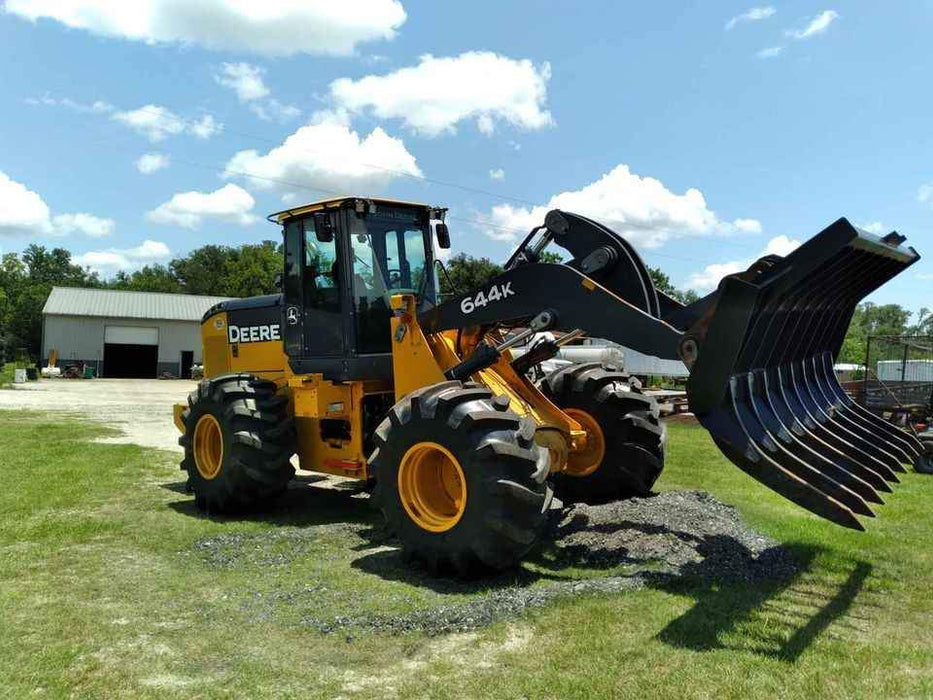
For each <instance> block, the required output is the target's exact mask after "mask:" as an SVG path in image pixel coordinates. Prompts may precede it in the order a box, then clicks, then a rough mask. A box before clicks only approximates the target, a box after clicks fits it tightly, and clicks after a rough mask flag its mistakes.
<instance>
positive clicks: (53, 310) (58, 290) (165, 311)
mask: <svg viewBox="0 0 933 700" xmlns="http://www.w3.org/2000/svg"><path fill="white" fill-rule="evenodd" d="M229 298H230V297H207V296H196V295H194V294H164V293H161V292H126V291H122V290H114V289H78V288H75V287H52V293H51V294H49V298H48V300H46V302H45V306H44V307H42V313H43V314H49V315H56V316H103V317H107V318H147V319H153V320H164V321H197V322H199V323H200V321H201V317H202V316H203V315H204V312H205V311H207V310H208V309H209V308H210V307H212V306H213V305H214V304H217V303H219V302H221V301H227V300H228V299H229Z"/></svg>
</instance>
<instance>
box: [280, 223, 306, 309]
mask: <svg viewBox="0 0 933 700" xmlns="http://www.w3.org/2000/svg"><path fill="white" fill-rule="evenodd" d="M302 231H303V224H302V222H301V221H300V220H299V221H289V222H288V223H287V224H285V274H284V276H283V277H284V279H283V289H282V291H283V292H284V293H285V301H286V302H288V303H291V304H297V303H298V301H299V300H300V299H301V264H300V259H301V258H300V255H301V238H302Z"/></svg>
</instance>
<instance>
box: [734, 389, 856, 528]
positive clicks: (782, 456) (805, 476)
mask: <svg viewBox="0 0 933 700" xmlns="http://www.w3.org/2000/svg"><path fill="white" fill-rule="evenodd" d="M745 380H746V381H745V382H742V381H741V380H740V379H739V378H736V379H735V384H734V385H733V387H732V392H733V396H734V397H735V401H736V410H737V413H738V416H739V420H740V421H741V422H742V424H743V426H745V432H746V433H747V434H749V435H754V436H756V438H753V439H756V442H758V443H759V444H760V445H761V447H763V448H764V450H765V451H766V452H767V453H768V456H769V457H770V458H771V459H772V460H774V461H775V462H777V463H778V464H780V465H781V466H782V467H783V468H784V469H786V470H787V471H789V472H790V473H791V474H793V475H794V476H796V477H797V478H799V479H801V480H802V481H805V482H806V483H808V484H810V486H812V487H813V488H815V489H817V490H818V491H820V492H821V493H823V494H825V495H827V496H830V497H831V498H834V499H836V500H837V501H839V502H840V503H842V504H843V505H845V506H846V507H847V508H849V509H850V510H851V511H853V512H854V513H857V514H859V515H867V516H870V517H874V513H872V511H871V509H870V508H869V507H868V504H867V503H865V501H864V500H863V497H862V496H861V495H860V494H859V493H857V491H858V490H859V487H860V486H862V485H864V486H865V487H866V489H867V490H868V491H869V492H871V494H872V496H874V489H872V488H871V487H870V486H868V484H865V483H864V482H860V480H858V479H856V478H855V477H853V476H852V475H851V474H849V473H848V472H846V471H845V470H843V469H839V468H837V467H836V466H835V465H833V464H832V463H826V460H822V459H814V460H813V461H812V462H808V461H807V460H806V459H801V458H800V457H799V456H798V455H796V454H794V453H793V452H791V451H790V450H789V449H787V447H786V442H785V441H791V440H790V437H789V436H786V435H783V434H782V430H781V426H780V423H779V422H778V421H777V419H776V418H775V417H774V415H773V414H771V413H770V409H769V407H768V406H767V405H766V403H765V402H763V401H761V400H760V396H759V395H758V391H757V389H758V388H759V387H757V386H756V382H755V375H754V373H751V372H750V373H748V374H746V375H745Z"/></svg>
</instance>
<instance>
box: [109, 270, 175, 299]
mask: <svg viewBox="0 0 933 700" xmlns="http://www.w3.org/2000/svg"><path fill="white" fill-rule="evenodd" d="M109 286H110V287H111V288H112V289H125V290H128V291H132V292H164V293H167V294H181V293H182V292H184V291H185V289H184V287H183V286H182V284H181V282H179V281H178V278H177V277H176V276H175V275H174V274H173V273H172V271H171V270H170V269H169V268H168V267H166V266H165V265H158V264H156V265H146V266H145V267H144V268H142V269H141V270H136V271H135V272H132V273H129V274H128V273H126V272H124V271H122V270H121V271H120V272H118V273H117V274H116V275H115V276H114V278H113V279H112V280H111V281H110V285H109Z"/></svg>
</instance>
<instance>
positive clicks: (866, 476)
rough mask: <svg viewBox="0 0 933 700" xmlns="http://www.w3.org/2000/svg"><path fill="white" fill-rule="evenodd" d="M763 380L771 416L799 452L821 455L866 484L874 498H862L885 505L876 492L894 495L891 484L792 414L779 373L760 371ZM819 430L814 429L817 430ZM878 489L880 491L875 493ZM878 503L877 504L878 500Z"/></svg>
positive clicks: (868, 495)
mask: <svg viewBox="0 0 933 700" xmlns="http://www.w3.org/2000/svg"><path fill="white" fill-rule="evenodd" d="M759 371H760V373H761V374H760V375H759V376H760V380H761V382H762V383H763V384H764V386H765V397H766V398H767V400H768V402H769V405H770V407H771V411H772V413H774V415H775V416H776V417H777V418H778V420H779V421H780V422H781V425H782V426H783V427H784V428H785V430H786V432H787V433H788V434H789V435H790V436H791V438H792V439H793V441H794V444H795V445H799V446H800V449H804V450H808V451H809V452H810V453H813V454H817V455H819V456H820V457H821V458H822V459H823V460H824V463H829V464H835V465H836V466H838V467H839V468H841V469H844V470H846V471H847V472H849V473H850V474H852V475H853V476H854V477H855V478H857V479H859V480H861V481H863V482H864V483H866V484H868V485H869V486H870V487H871V493H873V494H874V499H872V497H871V494H869V493H867V491H866V492H863V491H859V493H861V494H862V497H863V498H865V499H866V500H868V501H872V502H873V503H878V504H883V503H884V501H882V500H881V497H880V496H879V495H878V494H877V491H885V492H887V493H890V492H891V487H890V486H888V482H887V481H885V480H884V478H883V477H882V476H881V475H880V474H878V473H877V472H874V471H872V470H871V469H870V468H868V467H866V466H864V465H863V464H860V463H859V462H858V461H857V460H856V459H855V458H853V457H852V456H850V455H848V454H846V453H845V452H843V451H841V450H839V449H837V448H836V447H834V446H833V445H832V444H830V443H829V442H827V441H826V440H824V439H822V438H821V437H820V436H819V435H818V434H817V431H815V430H811V429H810V428H808V427H807V426H805V425H804V424H803V423H801V422H800V419H799V418H798V417H797V415H795V414H794V412H793V410H792V409H791V408H790V407H789V406H788V403H787V399H786V398H785V397H784V392H783V388H782V387H781V386H780V377H778V376H777V370H776V369H770V370H759ZM815 427H816V426H814V428H815ZM876 489H877V491H876ZM875 499H876V500H875Z"/></svg>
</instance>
